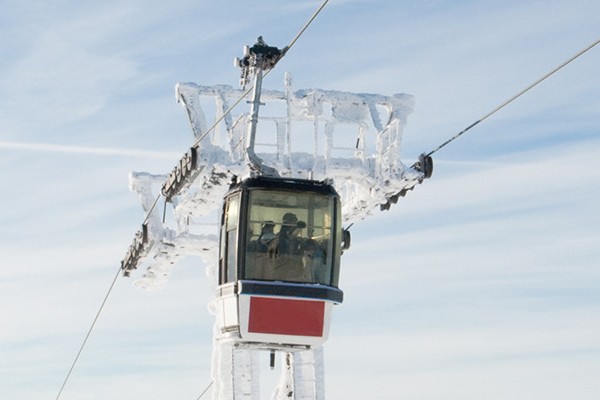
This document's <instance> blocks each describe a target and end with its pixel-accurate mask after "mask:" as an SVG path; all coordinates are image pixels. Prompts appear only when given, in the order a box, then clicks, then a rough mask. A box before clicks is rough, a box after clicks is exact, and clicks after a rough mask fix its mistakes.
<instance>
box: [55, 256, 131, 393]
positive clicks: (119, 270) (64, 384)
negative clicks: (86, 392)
mask: <svg viewBox="0 0 600 400" xmlns="http://www.w3.org/2000/svg"><path fill="white" fill-rule="evenodd" d="M120 272H121V268H120V267H119V269H118V270H117V273H116V275H115V277H114V278H113V280H112V283H111V284H110V287H109V288H108V292H106V296H104V300H102V304H101V305H100V308H99V309H98V312H97V313H96V316H95V317H94V321H93V322H92V325H91V326H90V329H89V330H88V332H87V334H86V335H85V338H84V339H83V343H81V346H80V347H79V351H78V352H77V355H76V356H75V359H74V360H73V363H72V364H71V368H70V369H69V372H68V373H67V376H66V377H65V380H64V382H63V384H62V386H61V387H60V390H59V391H58V394H57V395H56V400H58V399H59V398H60V395H61V394H62V392H63V390H64V389H65V386H66V385H67V382H68V381H69V378H70V377H71V374H72V373H73V370H74V369H75V365H76V364H77V361H78V360H79V356H81V353H82V352H83V348H84V347H85V345H86V343H87V341H88V339H89V337H90V335H91V333H92V330H93V329H94V326H96V322H97V321H98V318H99V317H100V313H101V312H102V309H103V308H104V305H105V304H106V300H108V296H109V295H110V293H111V292H112V290H113V287H114V286H115V282H117V278H118V277H119V273H120Z"/></svg>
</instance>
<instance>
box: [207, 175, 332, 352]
mask: <svg viewBox="0 0 600 400" xmlns="http://www.w3.org/2000/svg"><path fill="white" fill-rule="evenodd" d="M340 208H341V207H340V199H339V196H338V194H337V192H336V191H335V189H334V188H333V187H332V186H331V185H330V184H327V183H325V182H317V181H311V180H299V179H284V178H265V177H258V178H248V179H246V180H243V181H242V182H239V183H233V184H232V185H231V188H230V190H229V191H228V192H227V194H226V195H225V198H224V204H223V214H222V218H221V239H220V250H219V253H220V254H219V286H218V289H217V327H218V333H217V340H220V341H223V340H228V341H234V342H237V343H240V344H244V345H248V346H249V347H255V348H264V349H279V348H283V349H290V348H291V349H293V348H294V347H297V348H312V347H314V346H318V345H320V344H322V343H323V342H324V341H325V340H326V339H327V336H328V333H329V326H330V321H331V313H332V308H333V305H334V304H337V303H341V302H342V300H343V293H342V291H341V290H340V289H339V288H338V281H339V273H340V256H341V252H342V242H343V238H342V236H343V232H342V227H341V209H340Z"/></svg>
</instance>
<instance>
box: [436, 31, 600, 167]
mask: <svg viewBox="0 0 600 400" xmlns="http://www.w3.org/2000/svg"><path fill="white" fill-rule="evenodd" d="M599 43H600V39H599V40H596V41H595V42H594V43H592V44H590V45H589V46H587V47H586V48H584V49H583V50H581V51H579V52H578V53H577V54H575V55H574V56H573V57H571V58H569V59H568V60H567V61H565V62H563V63H562V64H560V65H559V66H558V67H556V68H554V69H553V70H552V71H550V72H548V73H547V74H545V75H544V76H542V77H541V78H539V79H538V80H536V81H535V82H533V83H532V84H530V85H529V86H527V87H526V88H525V89H523V90H521V91H520V92H519V93H517V94H515V95H514V96H513V97H511V98H509V99H508V100H506V101H505V102H504V103H502V104H500V105H499V106H497V107H496V108H494V109H493V110H492V111H490V112H488V113H487V114H486V115H484V116H483V117H481V118H480V119H478V120H477V121H475V122H473V123H472V124H471V125H469V126H467V127H466V128H465V129H463V130H462V131H460V132H458V133H457V134H456V135H454V136H452V137H451V138H450V139H448V140H446V141H445V142H444V143H442V144H440V145H439V146H438V147H436V148H435V149H433V150H432V151H430V152H429V153H427V154H425V156H427V157H429V156H431V155H432V154H433V153H435V152H436V151H438V150H440V149H441V148H442V147H445V146H446V145H448V144H449V143H450V142H452V141H454V140H456V139H458V137H460V136H462V135H463V134H464V133H466V132H467V131H469V130H470V129H471V128H473V127H474V126H476V125H478V124H479V123H480V122H483V121H484V120H486V119H488V118H489V117H491V116H492V115H494V114H495V113H497V112H498V111H500V110H501V109H503V108H504V107H506V106H507V105H509V104H510V103H512V102H513V101H515V100H516V99H518V98H519V97H521V96H522V95H524V94H525V93H527V92H528V91H530V90H531V89H533V88H534V87H536V86H537V85H539V84H540V83H542V82H543V81H544V80H546V79H548V78H549V77H551V76H552V75H554V74H555V73H557V72H558V71H560V70H561V69H563V68H564V67H566V66H567V65H568V64H570V63H571V62H573V61H575V60H576V59H577V58H579V57H580V56H582V55H583V54H585V53H586V52H588V51H589V50H591V49H592V48H593V47H594V46H596V45H597V44H599Z"/></svg>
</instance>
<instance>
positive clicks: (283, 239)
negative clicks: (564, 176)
mask: <svg viewBox="0 0 600 400" xmlns="http://www.w3.org/2000/svg"><path fill="white" fill-rule="evenodd" d="M304 228H306V223H305V222H304V221H298V217H296V215H295V214H294V213H291V212H288V213H285V214H284V215H283V218H282V221H281V228H280V229H279V232H277V236H276V237H275V239H273V241H272V242H271V244H270V245H269V250H268V254H269V258H270V259H272V260H273V268H274V271H273V274H274V278H275V279H281V280H289V281H304V280H305V277H304V273H303V271H304V268H303V265H302V251H303V244H304V240H303V238H302V237H301V235H302V230H303V229H304Z"/></svg>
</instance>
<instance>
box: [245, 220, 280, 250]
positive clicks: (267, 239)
mask: <svg viewBox="0 0 600 400" xmlns="http://www.w3.org/2000/svg"><path fill="white" fill-rule="evenodd" d="M273 229H275V224H274V223H273V221H265V222H264V223H263V224H262V227H261V229H260V235H258V238H257V239H256V242H252V243H251V244H252V246H253V247H252V248H251V249H250V250H252V251H258V252H260V253H266V252H267V250H268V249H269V244H270V243H271V241H272V240H273V239H275V233H274V232H273Z"/></svg>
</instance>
